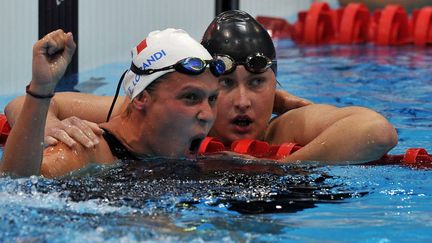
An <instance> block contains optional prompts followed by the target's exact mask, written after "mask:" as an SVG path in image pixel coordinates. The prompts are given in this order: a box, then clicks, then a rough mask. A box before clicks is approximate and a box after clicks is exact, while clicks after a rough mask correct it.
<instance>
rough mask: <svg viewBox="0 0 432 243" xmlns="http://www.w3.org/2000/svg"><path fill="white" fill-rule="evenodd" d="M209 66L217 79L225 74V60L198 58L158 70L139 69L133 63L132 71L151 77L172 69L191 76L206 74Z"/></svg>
mask: <svg viewBox="0 0 432 243" xmlns="http://www.w3.org/2000/svg"><path fill="white" fill-rule="evenodd" d="M207 65H208V66H209V68H210V71H211V72H212V74H213V75H214V76H215V77H219V76H220V75H222V74H223V73H224V72H225V62H224V61H223V60H218V59H212V60H203V59H201V58H198V57H187V58H185V59H182V60H180V61H178V62H177V63H176V64H174V65H170V66H167V67H163V68H157V69H145V70H142V69H139V68H138V67H137V66H135V64H134V63H133V62H132V64H131V67H130V70H131V71H132V72H134V73H136V74H138V75H149V74H152V73H155V72H159V71H165V70H170V69H175V70H176V71H177V72H180V73H184V74H190V75H198V74H201V73H203V72H204V70H205V69H206V67H207Z"/></svg>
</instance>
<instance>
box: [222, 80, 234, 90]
mask: <svg viewBox="0 0 432 243" xmlns="http://www.w3.org/2000/svg"><path fill="white" fill-rule="evenodd" d="M219 86H221V87H222V88H224V89H229V88H232V87H233V86H234V80H232V79H230V78H220V79H219Z"/></svg>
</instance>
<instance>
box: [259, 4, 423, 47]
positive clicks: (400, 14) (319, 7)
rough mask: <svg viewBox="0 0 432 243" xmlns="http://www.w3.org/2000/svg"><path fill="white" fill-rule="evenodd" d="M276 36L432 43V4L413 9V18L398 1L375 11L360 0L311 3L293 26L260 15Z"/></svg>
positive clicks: (318, 40)
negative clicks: (344, 3) (341, 5)
mask: <svg viewBox="0 0 432 243" xmlns="http://www.w3.org/2000/svg"><path fill="white" fill-rule="evenodd" d="M257 20H258V21H259V22H260V23H262V24H263V26H264V27H265V28H266V29H267V30H268V31H269V33H270V35H271V36H272V37H273V38H291V39H293V40H294V41H295V42H296V43H299V44H313V45H317V44H334V43H336V44H356V43H364V42H372V43H375V44H376V45H404V44H410V43H414V44H415V45H418V46H424V45H427V44H432V7H430V6H428V7H423V8H422V9H420V10H414V11H413V14H412V17H410V16H409V15H408V13H407V12H406V11H405V9H404V8H403V7H402V6H401V5H398V4H390V5H387V6H386V7H385V8H384V9H383V10H376V11H375V12H374V13H373V14H371V13H370V11H369V10H368V9H367V7H366V6H365V5H363V4H361V3H350V4H348V5H347V6H346V7H345V8H339V9H335V10H333V9H331V8H330V7H329V5H328V4H327V3H325V2H315V3H312V4H311V6H310V9H309V10H308V11H302V12H299V13H298V20H297V22H295V23H294V24H293V25H291V24H290V23H288V22H286V21H284V20H283V19H281V18H272V17H268V16H258V17H257Z"/></svg>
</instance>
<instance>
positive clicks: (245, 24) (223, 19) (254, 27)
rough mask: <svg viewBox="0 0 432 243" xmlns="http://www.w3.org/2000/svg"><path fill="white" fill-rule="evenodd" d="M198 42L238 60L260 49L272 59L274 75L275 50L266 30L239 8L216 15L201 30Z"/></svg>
mask: <svg viewBox="0 0 432 243" xmlns="http://www.w3.org/2000/svg"><path fill="white" fill-rule="evenodd" d="M201 44H202V45H203V46H204V47H205V48H206V49H207V50H208V51H209V52H210V54H211V55H212V56H213V55H215V54H225V55H229V56H231V57H232V58H233V59H234V60H235V61H237V62H244V61H246V57H248V56H249V55H252V54H255V53H262V54H264V55H265V56H266V57H268V58H270V59H271V60H274V62H273V65H272V66H271V69H272V70H273V72H274V73H275V75H276V71H277V66H276V52H275V48H274V45H273V41H272V39H271V37H270V35H269V34H268V33H267V30H266V29H264V27H263V26H262V25H261V24H260V23H258V21H256V20H255V19H254V18H253V17H252V16H250V15H249V14H248V13H246V12H244V11H241V10H230V11H226V12H223V13H221V14H219V15H218V16H216V18H215V19H214V20H213V21H212V22H211V23H210V25H209V27H208V28H207V30H206V31H205V33H204V36H203V38H202V41H201Z"/></svg>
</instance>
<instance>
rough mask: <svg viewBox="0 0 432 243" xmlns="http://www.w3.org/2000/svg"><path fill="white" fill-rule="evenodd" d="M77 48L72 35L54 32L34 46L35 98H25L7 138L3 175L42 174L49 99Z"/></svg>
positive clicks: (33, 89)
mask: <svg viewBox="0 0 432 243" xmlns="http://www.w3.org/2000/svg"><path fill="white" fill-rule="evenodd" d="M75 47H76V46H75V42H74V41H73V37H72V34H71V33H67V34H65V33H64V32H63V31H62V30H57V31H54V32H51V33H50V34H48V35H46V36H45V37H44V38H42V39H41V40H39V41H37V42H36V44H35V45H34V46H33V67H32V68H33V72H32V81H31V82H30V86H29V91H30V92H31V93H33V94H32V95H30V94H27V95H26V96H25V98H24V103H23V108H22V111H21V113H20V115H19V118H18V120H17V121H16V123H15V125H14V127H13V128H12V131H11V133H10V135H9V137H8V140H7V142H6V145H5V148H4V152H3V163H2V165H1V170H2V171H5V172H10V173H12V174H15V175H19V176H29V175H39V174H40V169H41V162H42V152H43V149H44V146H43V136H44V127H45V121H46V116H47V112H48V107H49V104H50V98H48V97H49V94H52V93H53V92H54V89H55V86H56V85H57V83H58V81H59V80H60V78H61V77H62V76H63V74H64V72H65V70H66V67H67V65H68V64H69V62H70V60H71V59H72V55H73V53H74V51H75ZM35 94H36V95H35ZM37 95H39V96H45V97H46V98H41V97H39V98H38V97H37Z"/></svg>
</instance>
